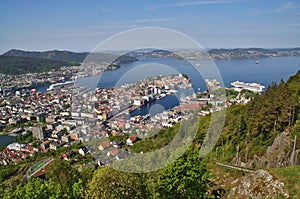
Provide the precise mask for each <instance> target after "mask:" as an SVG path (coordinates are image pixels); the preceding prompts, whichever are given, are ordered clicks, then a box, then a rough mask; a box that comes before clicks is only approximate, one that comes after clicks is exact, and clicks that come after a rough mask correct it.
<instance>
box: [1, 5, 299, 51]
mask: <svg viewBox="0 0 300 199" xmlns="http://www.w3.org/2000/svg"><path fill="white" fill-rule="evenodd" d="M0 5H1V6H0V23H1V31H0V43H1V45H0V53H3V52H5V51H7V50H9V49H12V48H16V49H24V50H49V49H59V50H62V49H64V50H71V51H90V50H92V49H93V48H94V47H95V46H96V45H97V44H98V43H100V42H101V41H103V40H104V39H106V38H108V37H110V36H112V35H114V34H116V33H119V32H120V31H124V30H128V29H132V28H138V27H149V26H155V27H164V28H171V29H174V30H177V31H180V32H182V33H184V34H187V35H188V36H190V37H192V38H194V39H195V40H196V41H198V42H199V43H200V44H201V45H202V46H203V47H205V48H234V47H265V48H275V47H300V1H298V0H292V1H285V0H186V1H183V0H179V1H169V0H152V1H141V0H139V1H133V0H127V1H125V0H119V1H116V0H111V1H99V0H43V1H38V0H26V1H22V0H18V1H17V0H0Z"/></svg>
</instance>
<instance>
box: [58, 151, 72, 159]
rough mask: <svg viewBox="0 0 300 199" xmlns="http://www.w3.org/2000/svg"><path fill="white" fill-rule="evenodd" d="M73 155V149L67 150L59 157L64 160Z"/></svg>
mask: <svg viewBox="0 0 300 199" xmlns="http://www.w3.org/2000/svg"><path fill="white" fill-rule="evenodd" d="M74 155H75V153H74V151H68V152H66V153H63V154H62V156H61V157H62V158H63V159H64V160H70V159H71V158H72V157H73V156H74Z"/></svg>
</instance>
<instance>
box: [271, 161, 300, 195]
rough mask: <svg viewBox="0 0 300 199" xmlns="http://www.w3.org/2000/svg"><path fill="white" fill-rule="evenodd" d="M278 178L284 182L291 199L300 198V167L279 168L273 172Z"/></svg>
mask: <svg viewBox="0 0 300 199" xmlns="http://www.w3.org/2000/svg"><path fill="white" fill-rule="evenodd" d="M271 172H272V174H274V175H275V176H276V177H277V178H279V179H280V180H281V181H283V182H284V185H285V187H286V188H287V190H288V191H289V194H290V196H291V198H295V199H296V198H299V196H300V166H292V167H285V168H277V169H272V170H271Z"/></svg>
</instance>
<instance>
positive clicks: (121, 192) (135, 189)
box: [86, 167, 149, 199]
mask: <svg viewBox="0 0 300 199" xmlns="http://www.w3.org/2000/svg"><path fill="white" fill-rule="evenodd" d="M146 188H147V186H146V183H145V180H144V175H143V174H133V173H125V172H121V171H117V170H114V169H111V168H109V167H101V168H99V169H98V170H97V171H96V172H95V174H94V176H93V179H92V180H91V181H90V183H89V184H88V187H87V191H86V197H87V198H99V199H100V198H102V199H105V198H109V199H113V198H149V194H148V193H147V191H146V190H147V189H146Z"/></svg>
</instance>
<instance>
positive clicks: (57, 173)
mask: <svg viewBox="0 0 300 199" xmlns="http://www.w3.org/2000/svg"><path fill="white" fill-rule="evenodd" d="M46 178H47V179H48V180H51V181H53V182H54V183H55V185H56V186H57V187H58V188H60V189H61V190H68V189H69V188H70V187H72V185H73V184H74V183H75V182H77V181H78V179H79V173H78V171H77V170H76V169H74V168H73V167H72V166H71V165H70V164H69V162H67V161H64V160H61V159H57V160H54V161H53V162H52V163H51V164H50V166H49V171H48V172H47V174H46Z"/></svg>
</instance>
